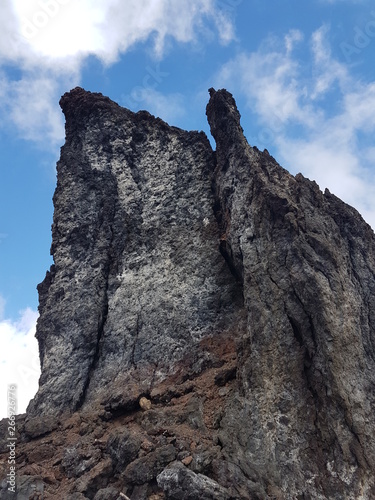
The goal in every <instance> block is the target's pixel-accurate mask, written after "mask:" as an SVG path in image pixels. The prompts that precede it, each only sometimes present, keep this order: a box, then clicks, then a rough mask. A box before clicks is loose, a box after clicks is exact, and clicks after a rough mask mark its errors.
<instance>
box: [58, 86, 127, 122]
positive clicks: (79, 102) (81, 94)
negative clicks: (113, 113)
mask: <svg viewBox="0 0 375 500" xmlns="http://www.w3.org/2000/svg"><path fill="white" fill-rule="evenodd" d="M59 104H60V107H61V109H62V111H63V113H64V114H65V116H66V115H67V114H70V113H73V114H76V113H77V112H79V111H81V110H82V109H83V108H86V109H92V108H93V107H94V106H98V107H104V106H113V105H115V106H118V105H117V104H116V103H114V102H113V101H111V99H110V98H109V97H105V96H103V94H101V93H99V92H90V91H88V90H85V89H83V88H82V87H75V88H74V89H72V90H70V91H69V92H65V94H64V95H63V96H62V97H61V99H60V102H59Z"/></svg>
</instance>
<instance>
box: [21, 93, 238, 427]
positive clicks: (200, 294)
mask: <svg viewBox="0 0 375 500" xmlns="http://www.w3.org/2000/svg"><path fill="white" fill-rule="evenodd" d="M61 107H62V109H63V111H64V113H65V117H66V143H65V145H64V147H63V148H62V151H61V158H60V160H59V162H58V166H57V171H58V183H57V188H56V192H55V195H54V205H55V215H54V223H53V230H52V232H53V244H52V254H53V257H54V262H55V264H54V266H53V267H52V269H51V271H50V272H49V273H48V274H47V277H46V279H45V281H44V282H43V283H42V284H41V285H40V286H39V293H40V296H41V297H40V308H39V309H40V318H39V322H38V329H37V337H38V341H39V345H40V354H41V364H42V376H41V380H40V388H39V391H38V394H37V396H36V398H35V399H34V401H33V402H32V403H31V405H30V407H29V409H28V415H29V418H31V417H32V416H33V415H36V414H40V413H43V414H59V413H61V412H62V411H66V410H68V411H72V410H76V409H78V408H80V407H81V406H82V405H84V404H85V405H87V404H90V403H92V402H98V401H99V402H101V403H103V404H106V403H109V404H110V403H111V402H112V401H113V400H117V401H119V404H121V399H122V397H124V398H126V395H127V394H126V393H127V392H128V390H129V387H131V386H134V387H135V388H136V389H135V390H138V394H139V395H140V394H141V393H142V392H148V391H150V390H151V389H152V387H153V385H154V384H155V383H156V382H157V381H158V380H160V379H163V378H165V376H166V375H167V374H168V373H169V372H170V371H173V367H174V364H175V363H176V362H177V361H179V360H181V359H182V358H183V356H184V355H186V354H187V353H191V352H193V351H194V349H196V348H197V347H198V344H199V341H200V340H201V339H202V338H204V337H205V336H207V335H214V334H215V333H217V332H218V331H220V332H222V331H225V330H229V329H233V328H234V327H235V324H236V317H235V313H236V311H237V309H238V303H239V301H240V300H241V296H240V294H239V291H238V288H237V287H236V284H235V282H234V280H233V279H232V277H231V275H230V273H229V270H228V269H227V266H226V265H225V262H224V259H223V258H222V257H221V255H220V253H219V252H218V249H217V238H218V234H217V224H216V220H215V217H214V213H213V204H214V198H213V193H212V191H211V178H212V172H213V169H214V156H213V153H212V150H211V147H210V144H209V142H208V140H207V138H206V136H205V135H204V134H203V133H197V132H185V131H183V130H180V129H177V128H171V127H168V126H167V125H166V124H165V123H164V122H162V121H161V120H159V119H155V118H154V117H152V116H151V115H149V114H148V113H146V112H139V113H137V114H134V113H132V112H130V111H128V110H126V109H123V108H120V107H119V106H118V105H117V104H115V103H113V102H112V101H110V100H109V99H108V98H105V97H102V96H100V95H98V94H91V93H88V92H85V91H84V90H82V89H75V90H73V91H72V92H71V93H69V94H67V95H65V96H63V97H62V99H61ZM236 295H237V299H236ZM124 389H125V390H124Z"/></svg>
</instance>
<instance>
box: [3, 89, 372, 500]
mask: <svg viewBox="0 0 375 500" xmlns="http://www.w3.org/2000/svg"><path fill="white" fill-rule="evenodd" d="M60 104H61V107H62V110H63V112H64V114H65V117H66V142H65V145H64V146H63V148H62V150H61V158H60V160H59V162H58V166H57V171H58V182H57V188H56V192H55V195H54V206H55V214H54V223H53V228H52V234H53V244H52V249H51V251H52V255H53V257H54V266H52V268H51V270H50V271H49V272H48V273H47V275H46V278H45V280H44V281H43V283H41V284H40V285H39V287H38V290H39V296H40V307H39V310H40V318H39V320H38V327H37V338H38V342H39V349H40V358H41V366H42V375H41V379H40V387H39V391H38V393H37V395H36V397H35V398H34V400H33V401H32V402H31V403H30V405H29V407H28V410H27V414H26V415H22V416H19V417H18V426H17V427H18V433H19V440H18V448H17V449H18V458H17V460H18V490H19V495H24V496H23V497H22V496H19V498H29V497H30V498H31V496H30V495H31V494H34V493H35V491H42V490H43V492H44V493H43V494H44V498H67V499H85V498H89V499H95V500H100V499H103V500H104V499H119V498H130V499H131V500H136V499H146V498H151V499H153V500H157V499H162V498H167V499H168V498H169V499H192V500H193V499H198V498H199V499H200V498H202V499H247V498H259V499H263V498H264V499H266V498H278V499H284V498H285V499H294V498H300V499H303V498H305V499H308V498H321V499H324V498H332V499H336V498H337V499H343V498H347V499H351V498H363V499H371V498H373V497H375V478H374V471H375V451H374V450H375V442H374V441H375V437H374V436H375V432H374V431H375V369H374V368H375V237H374V233H373V232H372V230H371V228H370V227H369V226H368V225H367V224H366V223H365V222H364V221H363V219H362V218H361V216H360V215H359V214H358V212H357V211H356V210H355V209H353V208H352V207H349V206H348V205H346V204H345V203H343V202H342V201H341V200H339V199H338V198H337V197H335V196H334V195H332V194H331V193H330V192H329V191H327V190H326V191H325V192H324V193H322V192H321V191H320V189H319V187H318V186H317V184H316V183H315V182H312V181H309V180H308V179H306V178H304V177H303V176H302V175H301V174H298V175H297V176H295V177H294V176H292V175H291V174H289V173H288V172H287V171H286V170H284V169H283V168H282V167H280V165H278V163H277V162H276V161H275V159H274V158H272V157H271V156H270V155H269V153H268V152H267V151H266V150H265V151H263V152H261V151H259V150H258V149H257V148H256V147H251V146H250V145H248V143H247V141H246V139H245V137H244V135H243V131H242V128H241V125H240V115H239V112H238V110H237V107H236V104H235V101H234V99H233V97H232V96H231V94H229V93H228V92H227V91H225V90H219V91H215V90H214V89H210V101H209V104H208V106H207V117H208V121H209V124H210V127H211V133H212V135H213V137H214V139H215V141H216V151H215V152H214V151H212V149H211V146H210V144H209V141H208V139H207V137H206V136H205V134H203V133H197V132H186V131H183V130H180V129H177V128H175V127H170V126H168V125H167V124H166V123H164V122H163V121H161V120H160V119H157V118H155V117H153V116H151V115H150V114H149V113H147V112H145V111H142V112H138V113H132V112H130V111H128V110H126V109H123V108H121V107H119V106H118V105H117V104H115V103H114V102H112V101H110V100H109V99H108V98H106V97H103V96H102V95H101V94H93V93H90V92H86V91H84V90H83V89H80V88H76V89H74V90H72V91H71V92H69V93H67V94H65V95H64V96H63V97H62V99H61V102H60ZM2 425H3V426H5V425H6V424H5V421H3V422H2ZM0 445H1V451H2V452H3V454H2V455H0V472H1V473H2V477H5V475H6V467H7V466H6V458H7V456H6V441H4V440H3V441H2V442H1V443H0ZM33 488H34V490H35V491H34V493H32V489H33ZM35 494H37V493H35ZM6 495H7V492H6V484H5V483H4V482H3V484H2V490H0V498H8V497H7V496H6ZM35 498H36V497H35Z"/></svg>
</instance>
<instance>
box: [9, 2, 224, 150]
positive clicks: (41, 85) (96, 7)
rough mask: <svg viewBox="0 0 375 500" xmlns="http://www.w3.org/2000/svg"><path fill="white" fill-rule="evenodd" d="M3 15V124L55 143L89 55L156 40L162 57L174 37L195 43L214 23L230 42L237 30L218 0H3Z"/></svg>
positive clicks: (107, 60)
mask: <svg viewBox="0 0 375 500" xmlns="http://www.w3.org/2000/svg"><path fill="white" fill-rule="evenodd" d="M0 19H1V21H0V22H1V29H0V64H1V65H2V66H3V68H5V69H3V72H2V73H1V74H0V96H1V98H2V105H1V107H0V112H1V118H0V124H1V122H2V123H3V126H4V125H6V126H9V125H10V124H12V125H13V126H14V125H15V126H16V128H17V130H18V133H19V134H20V136H21V137H22V138H25V139H28V140H32V141H36V142H38V143H39V144H40V145H45V144H49V145H52V147H53V148H56V146H57V145H58V144H59V143H61V142H62V140H63V120H62V116H61V113H60V112H59V110H58V109H57V106H56V103H57V102H58V99H59V96H60V95H61V94H62V93H63V92H65V91H66V90H69V89H70V88H71V87H73V86H75V85H77V84H79V81H80V72H81V68H82V66H83V64H84V61H85V60H86V58H87V57H88V56H95V57H97V58H98V59H99V60H100V61H101V62H102V63H103V65H107V66H108V65H111V64H113V63H115V62H116V61H117V60H118V59H119V57H120V55H121V54H123V53H125V52H126V51H128V50H129V49H130V48H131V47H133V46H134V45H135V44H137V43H140V42H145V41H151V43H152V45H153V53H154V57H155V59H156V60H157V59H160V58H161V57H162V56H163V54H164V52H165V50H167V48H168V44H167V43H166V41H167V40H171V39H173V40H175V41H177V42H179V43H189V42H192V43H195V42H196V41H197V39H199V37H200V36H203V37H204V36H206V35H207V30H211V28H210V27H209V26H210V25H211V26H212V25H214V26H216V36H217V37H218V39H219V41H220V42H221V43H222V44H226V43H228V42H229V41H230V40H232V39H233V37H234V30H233V26H232V23H231V19H230V16H229V15H228V14H227V13H226V12H225V10H223V9H220V8H218V3H217V1H216V0H191V1H189V2H186V1H185V0H159V1H157V2H154V1H152V0H138V1H133V0H132V1H129V2H123V1H121V0H95V1H94V2H93V1H92V0H64V1H62V0H50V1H49V2H45V1H43V0H10V1H8V2H2V4H1V6H0ZM9 68H10V70H9ZM12 68H13V69H16V72H15V74H16V75H17V76H15V75H14V74H13V73H12ZM174 102H175V103H176V104H178V109H179V107H180V105H181V103H177V101H176V97H174ZM169 116H171V117H173V116H172V114H171V113H170V114H169ZM46 136H47V137H48V141H46Z"/></svg>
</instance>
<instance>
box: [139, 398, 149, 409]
mask: <svg viewBox="0 0 375 500" xmlns="http://www.w3.org/2000/svg"><path fill="white" fill-rule="evenodd" d="M139 406H140V407H141V408H142V410H143V411H147V410H150V409H151V401H150V400H149V399H147V398H145V397H143V398H141V399H140V400H139Z"/></svg>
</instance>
